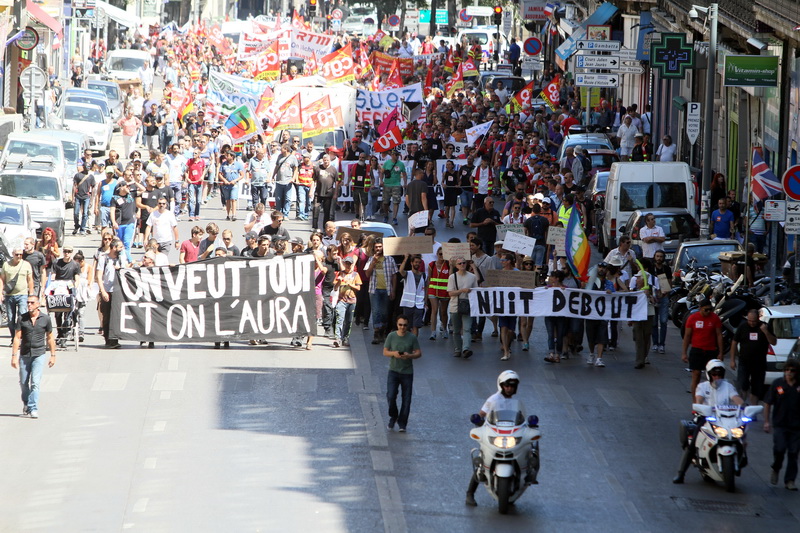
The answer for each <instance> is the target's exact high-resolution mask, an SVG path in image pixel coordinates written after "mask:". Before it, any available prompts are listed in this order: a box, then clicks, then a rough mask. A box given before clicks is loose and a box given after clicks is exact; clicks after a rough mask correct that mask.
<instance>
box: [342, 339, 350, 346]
mask: <svg viewBox="0 0 800 533" xmlns="http://www.w3.org/2000/svg"><path fill="white" fill-rule="evenodd" d="M342 346H350V339H344V340H343V341H342Z"/></svg>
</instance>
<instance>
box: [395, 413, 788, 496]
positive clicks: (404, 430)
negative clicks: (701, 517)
mask: <svg viewBox="0 0 800 533" xmlns="http://www.w3.org/2000/svg"><path fill="white" fill-rule="evenodd" d="M398 431H400V433H405V432H406V428H400V429H399V430H398ZM786 488H787V489H788V488H789V486H788V485H787V486H786ZM790 490H791V489H790ZM794 490H797V489H794Z"/></svg>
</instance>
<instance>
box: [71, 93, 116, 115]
mask: <svg viewBox="0 0 800 533" xmlns="http://www.w3.org/2000/svg"><path fill="white" fill-rule="evenodd" d="M67 102H78V103H80V104H92V105H96V106H97V107H99V108H100V109H102V110H103V113H108V104H107V103H106V102H104V101H103V100H100V99H98V98H92V97H91V96H82V95H79V94H70V95H67Z"/></svg>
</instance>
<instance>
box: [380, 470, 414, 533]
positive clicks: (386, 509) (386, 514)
mask: <svg viewBox="0 0 800 533" xmlns="http://www.w3.org/2000/svg"><path fill="white" fill-rule="evenodd" d="M375 484H376V485H377V487H378V501H379V502H380V506H381V515H382V516H383V530H384V531H385V532H386V533H403V532H405V531H408V528H407V527H406V519H405V516H403V501H402V499H401V498H400V488H399V487H398V486H397V478H395V477H394V476H375Z"/></svg>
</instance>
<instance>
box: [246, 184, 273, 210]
mask: <svg viewBox="0 0 800 533" xmlns="http://www.w3.org/2000/svg"><path fill="white" fill-rule="evenodd" d="M268 198H269V190H268V189H267V185H266V184H263V185H253V184H252V183H251V184H250V199H251V200H252V201H253V208H254V209H255V207H256V206H257V205H258V204H264V207H269V200H268Z"/></svg>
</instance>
